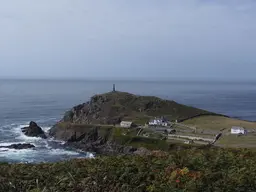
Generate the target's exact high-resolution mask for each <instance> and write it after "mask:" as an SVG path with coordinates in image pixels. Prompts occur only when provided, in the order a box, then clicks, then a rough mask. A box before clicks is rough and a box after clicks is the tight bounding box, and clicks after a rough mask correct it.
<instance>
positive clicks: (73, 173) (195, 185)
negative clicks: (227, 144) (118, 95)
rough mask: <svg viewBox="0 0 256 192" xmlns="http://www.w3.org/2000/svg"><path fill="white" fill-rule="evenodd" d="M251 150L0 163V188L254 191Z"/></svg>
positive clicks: (18, 191) (35, 191) (21, 191)
mask: <svg viewBox="0 0 256 192" xmlns="http://www.w3.org/2000/svg"><path fill="white" fill-rule="evenodd" d="M255 159H256V154H255V153H253V152H250V151H248V150H236V151H234V150H228V149H189V150H182V151H176V150H174V151H172V152H171V153H169V154H168V153H164V152H159V151H155V152H154V153H153V154H152V155H150V156H136V155H129V156H108V157H101V158H96V159H77V160H71V161H66V162H58V163H42V164H38V165H30V164H5V163H2V164H0V169H1V172H0V191H5V192H8V191H13V192H42V191H44V192H50V191H51V192H52V191H54V192H65V191H74V192H82V191H83V192H84V191H95V192H97V191H98V192H100V191H112V192H130V191H134V192H136V191H137V192H140V191H146V192H157V191H159V192H160V191H161V192H162V191H177V192H178V191H179V192H181V191H189V192H193V191H195V192H196V191H204V192H208V191H209V192H210V191H230V192H234V191H247V192H253V191H256V180H255V178H256V165H255Z"/></svg>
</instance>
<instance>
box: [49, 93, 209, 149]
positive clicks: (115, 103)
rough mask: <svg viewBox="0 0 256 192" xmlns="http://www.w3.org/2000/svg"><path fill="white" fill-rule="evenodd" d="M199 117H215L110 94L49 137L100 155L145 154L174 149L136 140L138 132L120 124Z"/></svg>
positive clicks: (73, 114)
mask: <svg viewBox="0 0 256 192" xmlns="http://www.w3.org/2000/svg"><path fill="white" fill-rule="evenodd" d="M200 115H214V113H211V112H208V111H204V110H201V109H197V108H193V107H189V106H185V105H181V104H179V103H176V102H174V101H169V100H163V99H160V98H157V97H151V96H137V95H133V94H130V93H126V92H109V93H105V94H100V95H94V96H93V97H92V98H91V99H90V101H88V102H86V103H83V104H79V105H77V106H75V107H73V108H72V109H71V110H69V111H67V112H66V113H65V115H64V117H63V119H62V120H61V121H60V122H59V123H57V124H56V125H54V126H53V127H52V128H51V129H50V132H49V135H50V136H51V137H54V138H55V139H58V140H63V141H66V144H65V145H66V146H67V147H71V148H75V149H81V150H83V151H89V152H96V153H97V154H134V153H135V154H141V153H142V154H145V153H148V149H150V150H154V149H161V148H165V149H167V148H172V147H175V146H174V145H171V144H167V143H166V142H165V141H164V140H160V139H152V138H140V137H136V134H137V132H138V131H139V128H133V129H127V128H120V126H118V125H119V124H120V122H121V121H124V120H126V121H127V120H129V121H133V122H134V123H135V124H137V125H138V124H143V125H144V124H145V123H146V122H147V121H149V120H150V119H151V118H154V117H156V116H165V117H168V119H170V120H173V121H174V120H183V119H187V118H191V117H195V116H200ZM160 146H161V147H160Z"/></svg>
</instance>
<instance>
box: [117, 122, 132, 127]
mask: <svg viewBox="0 0 256 192" xmlns="http://www.w3.org/2000/svg"><path fill="white" fill-rule="evenodd" d="M120 126H121V127H124V128H131V127H133V126H134V123H133V122H131V121H121V123H120Z"/></svg>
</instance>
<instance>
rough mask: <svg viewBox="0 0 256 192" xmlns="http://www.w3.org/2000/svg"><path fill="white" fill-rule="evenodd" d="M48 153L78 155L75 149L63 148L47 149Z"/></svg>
mask: <svg viewBox="0 0 256 192" xmlns="http://www.w3.org/2000/svg"><path fill="white" fill-rule="evenodd" d="M49 154H51V155H70V156H75V155H79V154H80V153H78V152H76V151H68V150H65V149H51V150H49Z"/></svg>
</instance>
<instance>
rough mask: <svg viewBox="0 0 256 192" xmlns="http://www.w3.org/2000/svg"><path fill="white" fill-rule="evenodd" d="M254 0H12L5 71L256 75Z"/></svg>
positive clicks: (1, 11) (3, 39) (3, 44)
mask: <svg viewBox="0 0 256 192" xmlns="http://www.w3.org/2000/svg"><path fill="white" fill-rule="evenodd" d="M255 53H256V1H254V0H225V1H223V0H154V1H153V0H126V1H124V0H107V1H105V0H99V1H96V0H90V1H88V0H40V1H34V0H22V1H21V0H8V1H2V2H1V6H0V77H2V78H5V77H18V78H24V77H25V78H86V79H87V78H96V79H97V78H100V79H105V78H106V79H107V78H108V79H111V78H112V79H119V78H120V79H138V78H140V77H141V78H142V79H150V80H153V79H173V78H186V79H189V78H194V79H195V78H197V79H201V78H212V79H234V78H238V79H256V75H255V72H256V54H255Z"/></svg>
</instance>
